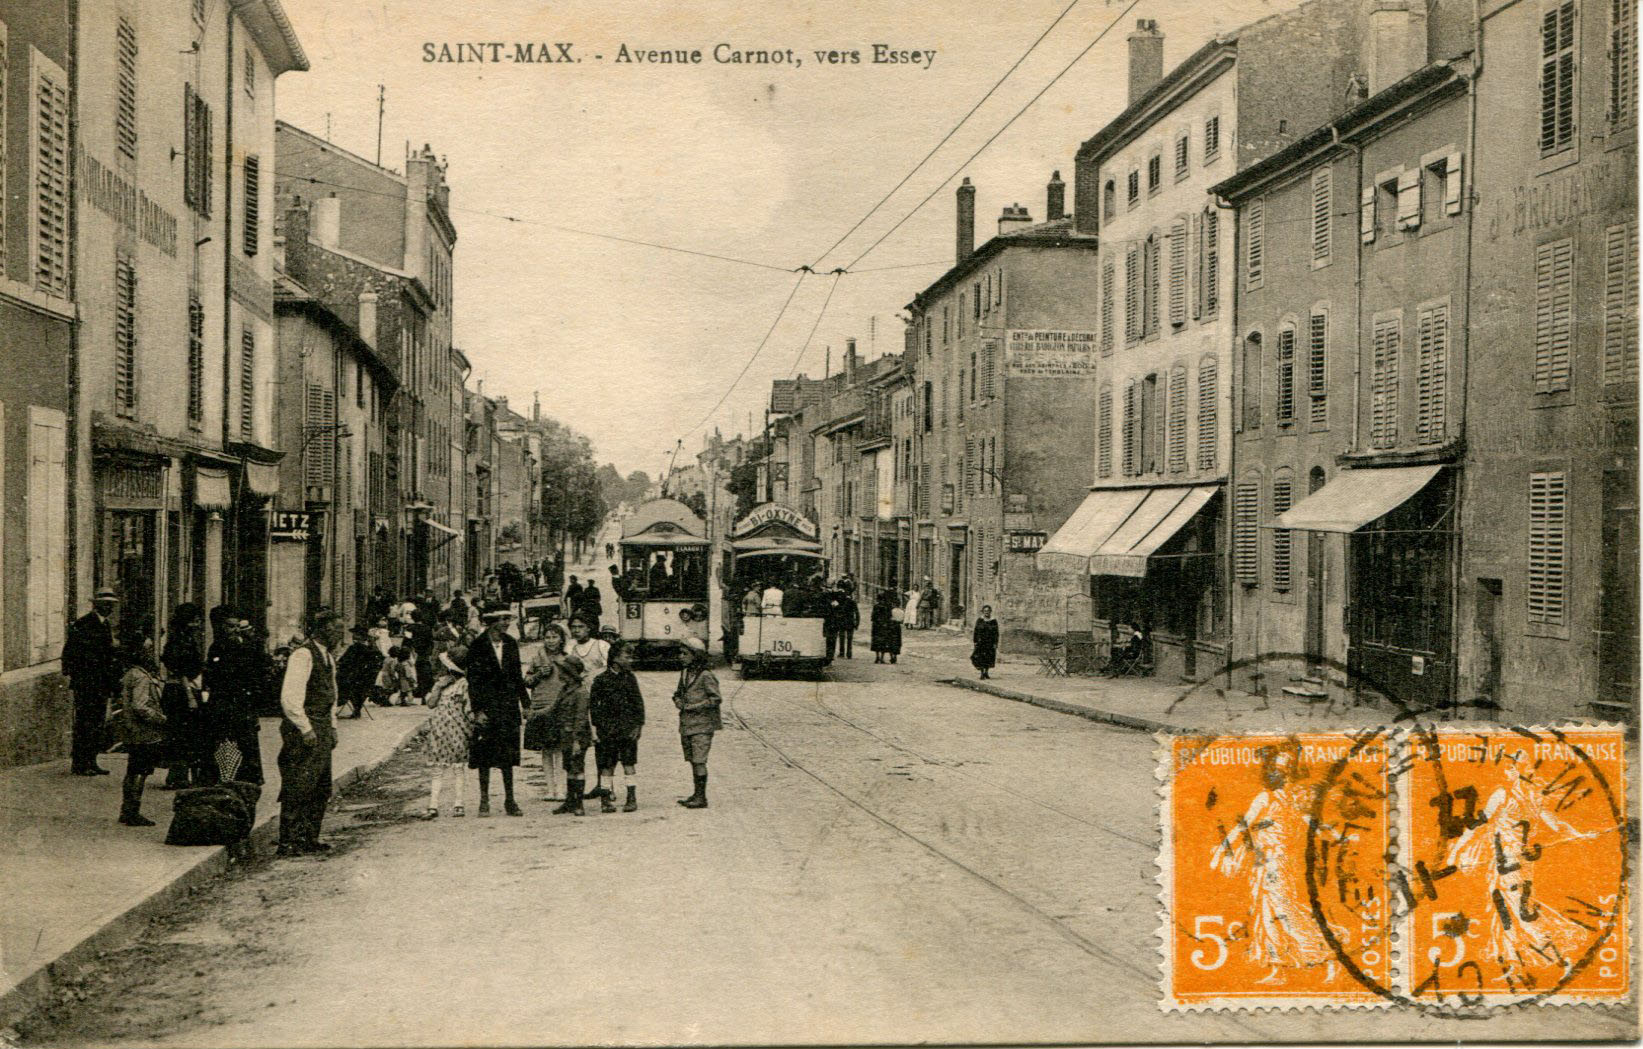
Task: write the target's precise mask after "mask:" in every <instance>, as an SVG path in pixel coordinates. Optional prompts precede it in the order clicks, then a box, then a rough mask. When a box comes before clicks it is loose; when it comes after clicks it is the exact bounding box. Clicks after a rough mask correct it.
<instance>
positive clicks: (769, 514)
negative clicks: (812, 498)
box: [731, 503, 816, 539]
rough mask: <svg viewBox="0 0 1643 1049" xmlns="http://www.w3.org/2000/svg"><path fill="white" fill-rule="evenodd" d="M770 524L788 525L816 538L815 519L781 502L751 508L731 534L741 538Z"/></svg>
mask: <svg viewBox="0 0 1643 1049" xmlns="http://www.w3.org/2000/svg"><path fill="white" fill-rule="evenodd" d="M770 524H781V525H786V526H787V527H789V528H791V529H793V530H794V531H795V532H797V533H799V534H800V535H802V536H804V537H805V538H807V539H814V538H816V524H815V522H814V521H812V520H810V519H809V518H808V517H806V516H804V515H803V514H801V513H799V512H798V511H797V510H794V509H792V508H791V507H787V506H782V505H781V504H780V503H766V504H764V505H763V506H759V507H755V508H754V509H752V510H750V511H749V512H748V514H747V516H746V517H744V518H742V519H741V520H740V521H737V522H736V527H735V528H733V529H732V530H731V535H734V536H736V537H738V538H740V537H742V536H745V535H747V534H748V533H749V532H752V531H754V530H755V529H759V528H763V527H764V526H765V525H770Z"/></svg>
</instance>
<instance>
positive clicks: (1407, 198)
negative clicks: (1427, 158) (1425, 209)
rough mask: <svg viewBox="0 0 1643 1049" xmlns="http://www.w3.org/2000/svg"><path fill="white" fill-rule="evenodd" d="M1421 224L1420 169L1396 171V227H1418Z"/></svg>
mask: <svg viewBox="0 0 1643 1049" xmlns="http://www.w3.org/2000/svg"><path fill="white" fill-rule="evenodd" d="M1420 224H1421V169H1420V168H1416V169H1414V170H1413V171H1402V172H1399V173H1398V228H1399V229H1419V228H1420Z"/></svg>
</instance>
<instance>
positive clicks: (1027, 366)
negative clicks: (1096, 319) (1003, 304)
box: [1004, 329, 1098, 379]
mask: <svg viewBox="0 0 1643 1049" xmlns="http://www.w3.org/2000/svg"><path fill="white" fill-rule="evenodd" d="M1009 336H1010V337H1009V340H1008V342H1006V344H1005V354H1004V359H1005V374H1007V375H1009V376H1010V377H1011V378H1023V379H1085V378H1094V377H1095V362H1096V347H1097V346H1098V342H1097V339H1096V333H1095V332H1093V331H1042V330H1038V329H1031V330H1025V331H1012V332H1010V333H1009Z"/></svg>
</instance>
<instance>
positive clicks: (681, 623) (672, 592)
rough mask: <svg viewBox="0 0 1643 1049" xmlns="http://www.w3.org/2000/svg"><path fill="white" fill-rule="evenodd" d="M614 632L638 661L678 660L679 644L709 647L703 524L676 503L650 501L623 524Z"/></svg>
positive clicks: (687, 508)
mask: <svg viewBox="0 0 1643 1049" xmlns="http://www.w3.org/2000/svg"><path fill="white" fill-rule="evenodd" d="M618 547H619V550H618V553H619V555H620V557H621V573H620V575H618V577H617V579H616V584H615V586H616V597H617V599H618V601H619V602H620V608H621V610H622V614H621V617H620V619H619V620H618V626H617V633H618V634H620V635H621V638H622V640H623V641H627V642H630V643H632V644H633V645H634V646H635V649H634V651H635V655H636V658H638V659H639V660H640V661H647V662H648V661H651V660H659V659H677V658H679V657H680V656H682V654H683V650H684V644H683V642H684V639H685V638H687V637H694V638H697V639H698V640H700V641H701V642H702V643H703V644H707V643H708V619H709V612H708V568H709V565H708V553H709V548H710V543H709V540H708V538H707V525H706V523H705V522H704V521H703V520H702V519H701V518H700V517H698V516H697V515H696V513H695V512H694V511H692V510H691V509H690V507H688V506H686V505H685V504H684V503H681V502H679V501H678V500H676V499H651V500H648V501H647V502H644V503H642V504H640V505H639V507H638V508H637V509H635V510H634V512H633V513H631V514H629V515H628V516H627V517H625V518H623V520H622V538H621V541H620V542H619V543H618Z"/></svg>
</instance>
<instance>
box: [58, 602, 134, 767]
mask: <svg viewBox="0 0 1643 1049" xmlns="http://www.w3.org/2000/svg"><path fill="white" fill-rule="evenodd" d="M118 602H119V597H118V596H116V594H115V593H114V591H113V590H110V589H107V588H104V589H102V590H99V591H97V596H96V597H95V598H93V599H92V602H91V611H90V612H87V613H86V614H85V615H83V616H81V617H80V618H79V619H76V620H75V621H74V623H73V624H72V625H70V626H69V628H68V636H67V637H66V638H65V639H64V640H63V673H64V675H66V676H67V677H68V681H69V688H70V689H71V690H72V691H73V692H74V743H73V747H72V750H71V754H72V757H71V760H70V769H69V771H70V772H72V773H73V774H74V775H76V776H106V775H108V770H107V769H105V768H103V767H102V766H100V765H98V764H97V755H98V754H100V753H101V752H102V749H103V725H104V723H105V722H106V721H107V719H108V701H109V699H110V697H112V696H113V695H114V693H115V692H116V691H117V690H118V689H119V687H120V674H121V672H122V668H121V666H120V661H119V659H118V655H119V653H118V651H117V650H116V648H115V645H114V625H113V618H114V607H115V605H116V604H117V603H118Z"/></svg>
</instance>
